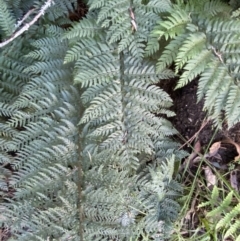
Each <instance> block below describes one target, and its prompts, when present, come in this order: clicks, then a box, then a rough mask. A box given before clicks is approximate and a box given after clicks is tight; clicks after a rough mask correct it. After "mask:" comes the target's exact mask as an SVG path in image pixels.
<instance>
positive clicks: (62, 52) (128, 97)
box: [0, 0, 184, 241]
mask: <svg viewBox="0 0 240 241" xmlns="http://www.w3.org/2000/svg"><path fill="white" fill-rule="evenodd" d="M43 4H44V2H43V1H36V2H35V1H30V0H29V1H6V3H5V4H2V5H1V2H0V5H1V7H2V9H1V11H2V12H4V14H5V15H4V21H3V20H1V19H0V22H1V23H0V26H1V39H2V41H3V40H4V39H7V38H8V37H9V36H11V35H12V34H14V33H15V31H17V29H18V28H21V26H22V25H24V24H25V23H21V24H20V25H19V26H18V25H17V24H16V21H17V20H19V19H20V20H21V19H22V18H23V17H24V16H26V13H28V11H29V10H30V9H31V8H32V7H34V9H35V10H34V11H36V12H34V13H33V15H31V14H30V15H29V16H28V17H27V18H26V20H25V21H26V22H29V21H31V20H32V19H34V16H36V13H37V12H38V11H40V10H41V7H42V5H43ZM75 6H76V3H75V2H72V3H71V1H62V0H61V1H60V0H59V1H57V0H56V1H54V3H52V5H51V7H50V8H48V9H47V12H46V13H45V15H44V16H42V18H41V20H39V21H38V22H37V24H38V26H37V24H35V25H32V26H31V27H30V28H29V29H28V31H26V32H25V33H24V34H23V35H21V36H20V37H18V38H17V39H14V40H13V41H12V42H11V43H9V44H8V45H7V46H6V47H4V48H3V49H2V50H1V52H0V61H1V66H0V69H1V70H0V76H1V79H0V84H1V99H0V101H1V102H0V106H1V109H0V114H1V129H0V133H1V134H0V137H1V139H0V140H1V147H0V148H1V149H0V150H1V158H0V164H1V167H0V172H1V173H0V175H1V176H0V177H1V182H0V189H1V193H0V195H1V199H2V200H1V203H0V205H1V210H4V216H3V218H2V219H1V220H0V221H1V224H2V225H3V226H4V227H6V228H9V230H10V232H11V240H20V241H21V240H33V241H34V240H75V241H79V240H87V241H88V240H89V241H90V240H138V239H139V238H141V239H145V240H164V239H166V238H167V237H168V236H169V235H170V233H171V224H172V222H173V221H174V220H175V218H176V216H177V212H178V209H179V207H178V204H177V202H176V201H175V200H176V197H178V196H179V194H180V192H181V187H180V185H179V184H178V183H177V182H176V181H174V180H173V178H172V177H173V171H174V162H175V160H176V159H181V158H182V157H183V155H184V153H182V152H180V151H177V148H178V144H177V143H174V142H173V141H172V140H171V139H170V136H171V135H173V134H176V130H175V129H174V128H173V127H172V125H171V123H170V122H169V121H168V120H167V119H166V116H167V117H170V116H172V115H173V113H172V112H171V111H170V110H169V107H170V106H171V104H172V103H171V99H170V97H169V96H168V94H167V93H165V92H164V91H163V90H161V89H160V88H158V87H156V85H155V84H156V83H158V82H159V81H161V80H162V79H167V78H171V77H173V75H174V74H173V73H172V71H170V70H165V69H163V70H161V71H160V72H159V73H158V74H157V73H156V71H155V67H154V64H153V63H152V62H150V61H147V60H145V59H143V53H144V48H145V45H146V42H147V41H148V34H149V33H150V31H151V30H152V29H153V26H154V24H155V23H156V22H157V21H159V20H160V17H159V13H161V12H165V11H168V10H170V8H171V4H170V2H169V1H167V0H165V1H155V0H152V1H151V0H150V1H147V2H144V3H142V1H139V0H135V1H126V0H125V1H121V2H119V1H89V13H88V14H87V16H86V17H85V18H84V19H82V20H80V21H79V22H75V23H71V22H70V20H68V18H67V14H68V12H69V11H73V10H74V7H75ZM6 20H8V21H10V22H12V26H14V28H10V27H11V25H9V26H10V27H9V28H8V27H7V26H6V24H5V21H6ZM71 25H72V27H70V28H69V29H68V30H66V29H63V26H71ZM15 28H17V29H15ZM73 83H74V84H75V85H73ZM9 193H10V194H11V195H12V196H10V195H9Z"/></svg>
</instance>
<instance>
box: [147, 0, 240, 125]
mask: <svg viewBox="0 0 240 241" xmlns="http://www.w3.org/2000/svg"><path fill="white" fill-rule="evenodd" d="M206 14H207V16H206ZM239 24H240V22H239V20H238V19H231V16H230V8H229V6H227V5H225V4H223V3H221V2H220V1H217V0H216V1H201V2H199V3H196V2H194V1H189V2H188V3H187V4H184V3H181V1H180V2H179V4H178V5H175V6H174V7H173V9H172V10H171V11H169V15H168V16H167V17H166V19H165V20H163V21H161V22H160V23H159V25H157V26H156V27H155V28H154V30H153V32H152V40H150V41H149V44H148V46H147V48H146V54H147V55H150V54H153V53H154V52H156V51H157V48H155V47H154V46H153V45H154V44H153V43H156V39H157V38H165V39H166V40H168V39H170V41H169V43H168V44H167V45H166V47H165V50H164V51H163V54H162V55H161V57H160V58H159V60H158V71H161V70H163V69H165V68H166V67H167V66H169V65H171V64H172V63H175V72H176V73H180V72H182V74H181V76H180V79H179V81H178V84H177V86H176V88H180V87H183V86H185V85H186V84H188V83H189V82H190V81H192V80H193V79H195V78H196V77H198V76H200V79H199V86H198V101H199V100H201V99H202V98H204V99H205V104H204V109H205V110H207V111H208V114H209V115H210V116H211V118H212V119H213V120H214V122H215V124H216V125H219V126H220V123H221V122H222V112H223V111H224V112H225V116H226V120H227V122H228V127H229V128H230V127H231V126H233V125H234V124H236V123H237V122H239V120H240V116H239V114H238V112H237V111H236V110H237V108H238V107H237V106H238V105H239V100H238V96H239V87H238V85H239V84H238V79H239V76H238V75H239V74H238V68H237V65H238V58H239V56H238V55H239V41H238V38H239V31H238V29H239Z"/></svg>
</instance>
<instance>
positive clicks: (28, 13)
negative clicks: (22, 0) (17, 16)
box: [16, 8, 36, 28]
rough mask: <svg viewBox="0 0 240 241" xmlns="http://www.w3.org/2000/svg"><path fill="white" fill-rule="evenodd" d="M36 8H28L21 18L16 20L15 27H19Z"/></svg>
mask: <svg viewBox="0 0 240 241" xmlns="http://www.w3.org/2000/svg"><path fill="white" fill-rule="evenodd" d="M35 10H36V8H33V9H30V10H29V11H28V12H27V13H26V14H25V15H24V16H23V18H22V20H19V21H18V22H17V25H16V28H19V27H20V26H21V25H22V23H23V22H24V21H25V20H26V19H27V18H28V17H29V16H30V15H31V14H32V13H33V12H34V11H35Z"/></svg>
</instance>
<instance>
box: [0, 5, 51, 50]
mask: <svg viewBox="0 0 240 241" xmlns="http://www.w3.org/2000/svg"><path fill="white" fill-rule="evenodd" d="M52 4H54V1H53V0H47V1H46V3H45V4H44V5H43V6H42V7H41V9H40V11H39V13H38V14H37V15H36V16H35V17H34V18H33V20H32V21H31V22H29V23H26V24H25V25H24V26H23V27H22V28H21V29H20V30H18V31H17V32H15V33H14V34H13V35H12V37H10V38H9V39H7V40H6V41H4V42H2V43H0V48H2V47H4V46H6V45H7V44H9V43H10V42H12V41H13V40H14V39H15V38H17V37H18V36H20V35H21V34H22V33H24V32H25V31H27V30H28V29H29V27H30V26H32V25H33V24H34V23H35V22H37V20H38V19H39V18H40V17H41V16H42V15H44V13H45V11H46V10H47V9H48V8H49V7H50V6H51V5H52ZM31 11H32V10H30V11H29V12H28V13H27V14H26V15H27V17H28V16H29V15H30V14H31ZM26 15H25V16H24V17H23V19H22V20H21V21H20V23H22V22H23V21H24V20H25V19H26ZM18 24H19V23H18ZM19 26H20V25H19Z"/></svg>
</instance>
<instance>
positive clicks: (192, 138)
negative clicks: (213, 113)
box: [178, 120, 208, 150]
mask: <svg viewBox="0 0 240 241" xmlns="http://www.w3.org/2000/svg"><path fill="white" fill-rule="evenodd" d="M207 123H208V120H204V121H203V123H202V125H201V127H200V129H199V130H198V131H197V132H196V133H195V134H194V135H193V136H192V137H191V138H190V139H189V140H187V141H186V142H185V143H184V144H183V145H182V146H180V147H179V148H178V150H180V149H182V148H183V147H184V146H186V145H187V144H189V143H190V142H192V141H193V140H194V139H195V138H196V137H197V135H198V134H199V133H200V131H201V130H202V129H203V128H204V127H205V126H206V125H207Z"/></svg>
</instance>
